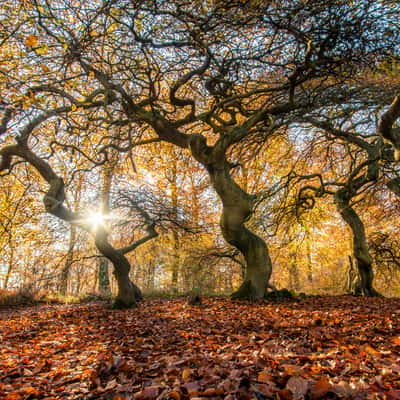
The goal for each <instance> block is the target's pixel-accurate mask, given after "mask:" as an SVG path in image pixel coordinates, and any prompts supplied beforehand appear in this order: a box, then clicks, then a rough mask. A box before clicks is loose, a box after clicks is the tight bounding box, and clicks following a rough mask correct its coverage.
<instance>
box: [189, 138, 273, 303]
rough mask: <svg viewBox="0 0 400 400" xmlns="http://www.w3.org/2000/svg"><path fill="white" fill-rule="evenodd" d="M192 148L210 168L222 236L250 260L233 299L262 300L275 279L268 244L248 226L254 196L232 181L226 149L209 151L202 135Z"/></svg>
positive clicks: (195, 140)
mask: <svg viewBox="0 0 400 400" xmlns="http://www.w3.org/2000/svg"><path fill="white" fill-rule="evenodd" d="M190 148H191V151H192V154H193V155H194V157H195V158H196V159H197V160H198V161H199V162H201V163H202V164H203V165H204V166H205V167H206V169H207V171H208V174H209V176H210V179H211V184H212V186H213V188H214V189H215V191H216V192H217V194H218V196H219V197H220V199H221V201H222V206H223V209H222V215H221V220H220V226H221V231H222V235H223V237H224V238H225V240H226V241H227V242H228V243H229V244H231V245H232V246H234V247H236V248H237V249H238V250H239V251H240V252H241V253H242V254H243V256H244V258H245V260H246V273H245V277H244V282H243V284H242V285H241V287H240V288H239V289H238V290H237V291H236V292H234V293H233V294H232V296H231V297H232V299H241V300H256V299H262V298H263V297H264V295H265V293H266V290H267V284H268V280H269V278H270V276H271V272H272V263H271V259H270V257H269V254H268V249H267V245H266V244H265V242H264V240H263V239H261V238H260V237H259V236H257V235H256V234H255V233H253V232H251V231H250V230H249V229H247V228H246V226H245V223H246V221H247V220H248V219H249V218H250V217H251V215H252V213H253V207H254V196H252V195H250V194H248V193H246V192H245V191H244V190H243V189H242V188H240V187H239V185H238V184H237V183H236V182H235V181H234V179H233V178H232V175H231V173H230V168H231V166H230V164H229V162H228V161H227V159H226V156H225V149H224V148H222V149H221V148H219V147H218V146H214V147H208V146H207V145H206V143H205V138H204V137H202V136H200V135H192V140H191V143H190Z"/></svg>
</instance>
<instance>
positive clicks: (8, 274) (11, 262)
mask: <svg viewBox="0 0 400 400" xmlns="http://www.w3.org/2000/svg"><path fill="white" fill-rule="evenodd" d="M8 247H9V249H10V257H9V259H8V268H7V272H6V276H5V278H4V289H7V287H8V282H9V281H10V278H11V273H12V271H13V269H14V245H13V243H12V234H9V236H8Z"/></svg>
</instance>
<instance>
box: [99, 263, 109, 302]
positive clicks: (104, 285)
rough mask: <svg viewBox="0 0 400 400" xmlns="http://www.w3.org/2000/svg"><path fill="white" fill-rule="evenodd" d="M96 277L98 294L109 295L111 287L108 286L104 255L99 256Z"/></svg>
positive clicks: (106, 264)
mask: <svg viewBox="0 0 400 400" xmlns="http://www.w3.org/2000/svg"><path fill="white" fill-rule="evenodd" d="M97 278H98V283H99V292H100V294H101V295H102V296H110V295H111V287H110V276H109V273H108V260H107V258H105V257H101V258H100V261H99V269H98V274H97Z"/></svg>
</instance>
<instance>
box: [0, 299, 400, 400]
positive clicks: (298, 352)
mask: <svg viewBox="0 0 400 400" xmlns="http://www.w3.org/2000/svg"><path fill="white" fill-rule="evenodd" d="M399 310H400V299H382V298H368V299H364V298H354V297H347V296H341V297H320V296H315V297H308V298H306V299H300V300H297V301H286V302H272V303H271V302H259V303H255V304H253V303H247V302H232V301H230V300H228V299H224V298H206V299H204V300H203V302H202V304H201V305H199V306H191V305H188V304H187V302H186V300H185V299H175V300H149V301H145V302H144V303H142V304H141V305H140V307H139V308H136V309H130V310H121V311H115V310H109V309H106V308H104V306H102V305H98V304H89V305H83V306H82V305H73V306H58V307H57V306H52V307H41V308H40V307H36V308H35V307H31V308H29V309H26V310H10V311H8V312H4V311H3V312H2V314H1V315H0V398H1V399H5V400H22V399H24V400H29V399H39V398H40V399H107V400H128V399H133V400H151V399H159V400H163V399H165V400H188V399H191V400H207V399H208V400H218V399H226V400H233V399H241V400H250V399H255V400H264V399H282V400H301V399H305V400H307V399H311V400H318V399H355V400H359V399H360V400H362V399H367V400H368V399H387V400H398V399H400V323H399V316H400V312H399Z"/></svg>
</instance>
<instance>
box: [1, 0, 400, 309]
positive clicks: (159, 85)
mask: <svg viewBox="0 0 400 400" xmlns="http://www.w3.org/2000/svg"><path fill="white" fill-rule="evenodd" d="M377 11H379V12H380V13H381V14H382V18H381V19H378V18H376V17H375V15H376V12H377ZM396 11H397V10H396V8H391V7H390V6H389V5H386V4H383V3H381V2H379V1H373V0H366V1H363V2H361V3H359V2H357V3H355V2H348V1H339V2H337V1H330V2H328V3H326V2H321V1H317V0H310V1H306V2H300V3H298V2H282V3H280V4H278V3H276V2H269V3H268V4H266V5H259V4H258V2H255V3H253V2H250V3H247V2H244V3H243V2H242V1H234V2H230V3H229V4H225V3H221V2H215V3H214V4H210V5H206V6H205V5H204V4H203V3H202V2H201V3H200V2H196V1H188V2H184V3H182V2H180V1H177V2H170V1H164V0H148V1H125V0H108V1H96V0H93V1H90V2H89V3H88V5H86V6H82V4H80V2H76V1H75V0H68V1H65V2H62V3H60V7H57V8H55V7H54V8H50V7H48V3H47V2H46V1H44V0H43V1H42V0H36V1H35V2H34V5H33V6H29V7H27V10H25V12H24V13H23V15H22V16H21V18H22V25H26V26H27V27H28V29H29V34H28V35H26V36H23V35H21V34H20V33H19V31H18V30H17V33H16V31H15V30H14V29H13V28H12V27H11V26H6V28H7V29H8V32H9V33H8V35H9V36H8V38H9V40H10V42H15V44H16V45H18V46H22V47H24V48H25V49H26V52H27V54H26V55H25V54H24V55H23V56H22V57H21V61H24V62H21V66H20V68H22V69H23V71H24V74H25V76H27V77H29V79H26V78H25V79H22V83H21V82H20V80H21V78H20V76H21V74H19V75H18V76H16V75H14V74H13V73H11V74H8V75H7V78H8V79H9V80H10V81H11V82H13V83H15V82H18V85H17V86H16V87H17V88H18V90H19V92H18V96H17V99H15V100H13V98H12V94H11V93H10V94H9V95H8V96H7V98H6V99H5V101H6V104H7V106H6V109H5V111H4V115H3V118H2V124H1V126H2V133H8V134H9V135H10V121H12V120H13V121H15V120H18V121H21V122H23V121H26V124H24V128H23V129H21V130H20V132H19V135H18V136H17V137H14V138H13V139H11V138H10V142H12V143H9V144H8V145H6V146H4V147H3V148H2V149H1V150H0V154H1V156H2V163H1V165H0V170H5V169H7V168H11V167H12V163H13V162H14V159H16V158H18V159H22V160H24V161H25V162H27V163H29V164H30V165H32V166H33V167H34V168H36V169H37V170H38V172H39V173H40V174H41V175H42V177H43V178H44V179H45V180H46V181H47V182H48V184H49V186H50V188H49V191H48V193H47V195H46V196H45V200H44V201H45V207H46V210H47V211H48V212H50V213H52V214H54V215H56V216H58V217H59V218H62V219H64V220H67V221H69V222H75V223H77V222H78V221H79V220H80V221H81V220H82V217H81V216H80V215H77V214H74V213H71V212H70V211H69V210H67V209H66V208H65V206H64V205H63V202H64V199H65V195H64V183H63V181H62V179H61V178H60V177H59V176H58V175H57V174H56V173H55V171H54V169H53V168H52V167H51V165H50V162H48V161H46V160H45V158H44V157H42V156H40V155H38V150H39V149H38V148H37V149H36V151H35V150H34V149H33V147H34V144H33V136H34V137H35V138H36V139H37V140H39V141H40V140H43V137H40V133H39V131H41V130H42V129H43V126H44V125H50V124H51V123H52V122H53V121H54V120H56V121H66V122H65V123H64V122H63V124H64V126H63V127H62V128H63V129H61V130H60V131H61V132H60V141H61V142H62V143H61V148H63V149H64V150H67V149H69V150H71V149H72V150H73V151H76V152H78V153H80V154H81V155H84V154H85V152H84V149H83V147H82V144H81V143H76V141H75V142H73V135H72V133H74V134H75V135H78V136H79V137H80V138H82V139H83V138H86V139H87V138H88V136H87V133H86V132H87V130H88V128H89V129H90V128H93V127H96V130H98V131H100V133H99V134H100V135H101V134H102V135H105V137H107V139H111V140H108V141H107V140H106V141H105V142H102V141H101V140H100V141H98V145H97V148H96V149H95V157H92V158H90V160H91V161H92V162H93V163H94V164H95V165H99V164H101V163H103V162H105V160H107V158H108V153H109V151H111V149H114V150H118V151H120V152H130V151H131V150H132V148H133V147H134V146H137V145H138V144H145V143H148V142H149V141H166V142H168V143H171V144H173V145H175V146H178V147H180V148H182V149H187V150H189V151H190V153H191V155H192V156H193V157H194V159H196V160H197V161H198V162H199V163H200V164H201V165H202V166H203V167H204V168H205V169H206V171H207V173H208V175H209V178H210V182H211V185H212V187H213V188H214V190H215V191H216V193H217V194H218V196H219V197H220V199H221V202H222V205H223V210H222V215H221V222H220V225H221V231H222V234H223V236H224V238H225V240H226V241H227V242H228V243H229V244H231V245H232V246H234V247H236V248H237V249H238V250H239V251H240V252H241V253H242V255H243V257H244V259H245V261H246V273H245V278H244V283H243V285H242V287H241V288H240V289H239V290H238V291H237V292H236V293H234V294H233V297H234V298H248V299H257V298H262V297H263V296H264V294H265V291H266V288H267V284H268V280H269V278H270V275H271V270H272V264H271V260H270V257H269V253H268V249H267V245H266V243H265V241H264V240H263V239H262V238H261V237H260V236H259V235H257V234H255V233H254V232H252V231H251V230H250V229H249V228H248V226H246V222H247V221H248V220H249V219H250V218H251V216H252V214H253V212H254V206H255V201H256V196H255V195H254V194H251V193H248V192H247V191H246V190H245V189H244V188H243V187H241V186H240V185H239V184H238V183H237V181H236V180H235V179H234V176H233V174H232V170H233V169H234V167H235V165H236V164H235V160H234V153H235V150H238V149H240V148H243V147H244V146H250V145H251V144H255V145H256V144H257V143H262V142H263V141H264V140H265V139H266V138H268V137H269V136H270V135H272V134H275V133H277V132H279V131H280V130H281V129H283V128H284V127H287V126H288V125H290V124H291V123H292V122H293V121H295V120H296V118H298V117H299V116H300V115H304V114H307V113H310V112H312V111H316V110H323V109H324V108H326V107H328V106H329V105H333V104H338V103H342V102H343V101H344V100H345V99H347V98H349V97H350V96H351V95H352V94H353V93H354V92H357V91H358V88H357V87H356V88H354V85H353V82H351V81H350V79H349V78H350V77H351V76H352V75H353V74H354V73H355V71H357V70H358V69H360V68H363V66H365V65H367V64H370V63H373V62H374V61H375V60H376V59H377V57H379V56H380V55H386V53H387V52H390V51H391V49H392V48H393V44H395V43H398V37H399V32H398V30H396V29H395V27H394V25H392V22H393V21H394V20H395V18H396ZM25 13H26V14H25ZM26 15H27V16H28V18H26ZM15 58H16V59H17V60H18V55H17V56H16V57H15ZM46 61H47V62H48V63H47V64H46ZM44 66H45V68H44ZM14 95H15V94H14ZM54 103H55V104H54ZM24 107H25V109H28V110H31V113H26V112H25V111H23V110H24ZM21 108H22V110H21ZM14 126H15V125H14ZM104 126H107V127H112V128H113V129H115V130H116V132H118V134H115V135H114V134H111V135H109V134H108V132H107V130H105V129H104ZM66 132H67V133H69V134H66ZM61 133H62V136H61ZM71 142H73V144H71ZM81 225H82V224H81ZM83 227H84V228H85V229H87V228H88V227H87V226H86V225H85V224H83ZM150 235H151V234H150ZM95 237H96V245H97V246H98V248H99V249H101V252H102V253H103V254H104V255H105V256H107V257H108V258H109V259H110V260H112V262H114V267H115V268H116V270H118V271H120V272H121V274H120V276H121V277H122V276H123V278H121V279H120V280H119V284H120V288H121V290H123V289H124V288H125V289H128V287H129V288H131V285H130V284H128V283H127V281H126V280H127V279H128V271H129V267H128V263H127V261H126V259H125V257H124V255H123V254H122V253H121V251H119V252H118V251H117V252H116V251H115V249H114V248H112V247H111V246H110V244H109V243H108V242H107V235H106V231H105V230H104V229H102V228H100V229H98V230H97V231H96V233H95ZM134 298H135V296H134V295H133V291H132V295H131V296H130V297H129V296H128V297H127V298H126V299H124V302H125V303H129V302H130V301H132V300H133V299H134Z"/></svg>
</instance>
